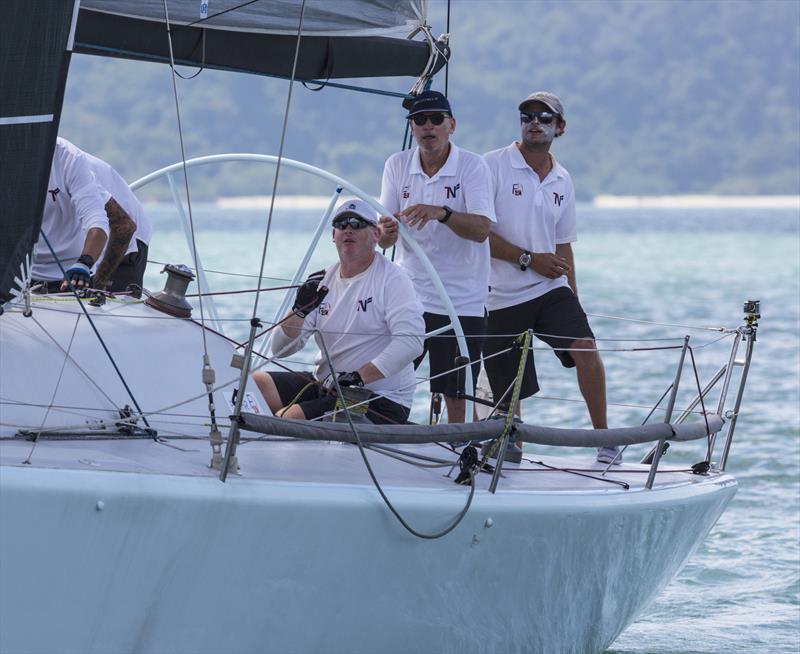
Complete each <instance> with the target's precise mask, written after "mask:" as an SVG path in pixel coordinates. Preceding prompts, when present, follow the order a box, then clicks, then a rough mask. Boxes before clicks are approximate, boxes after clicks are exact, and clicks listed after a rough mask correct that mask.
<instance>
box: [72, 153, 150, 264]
mask: <svg viewBox="0 0 800 654" xmlns="http://www.w3.org/2000/svg"><path fill="white" fill-rule="evenodd" d="M83 154H84V156H85V157H86V160H87V161H88V162H89V168H90V169H91V171H92V173H94V176H95V178H96V179H97V183H98V184H99V185H100V186H102V187H103V188H104V189H105V190H106V191H108V192H109V193H110V194H111V196H112V197H113V198H114V199H115V200H116V201H117V202H118V203H119V206H121V207H122V208H123V209H125V213H127V214H128V215H129V216H130V217H131V219H132V220H133V222H135V223H136V231H135V232H134V234H133V236H132V237H131V242H130V243H129V244H128V249H127V251H126V252H125V254H130V253H131V252H136V251H137V250H138V249H139V248H138V246H137V244H136V240H137V239H138V240H140V241H142V242H143V243H145V244H148V245H149V243H150V237H151V236H152V235H153V228H152V226H151V225H150V220H149V219H148V218H147V215H146V214H145V212H144V208H143V207H142V205H141V203H140V202H139V200H138V199H137V198H136V196H135V195H134V194H133V191H131V189H130V187H129V186H128V184H127V182H126V181H125V180H124V179H122V176H121V175H120V174H119V173H118V172H117V171H116V170H114V168H112V167H111V165H110V164H108V163H106V162H105V161H103V160H102V159H98V158H97V157H95V156H93V155H91V154H89V153H88V152H84V153H83ZM100 258H101V259H102V257H100Z"/></svg>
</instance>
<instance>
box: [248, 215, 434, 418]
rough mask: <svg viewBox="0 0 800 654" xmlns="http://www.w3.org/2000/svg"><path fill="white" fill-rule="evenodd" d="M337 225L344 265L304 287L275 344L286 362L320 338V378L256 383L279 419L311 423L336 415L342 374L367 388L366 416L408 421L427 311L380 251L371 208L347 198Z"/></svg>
mask: <svg viewBox="0 0 800 654" xmlns="http://www.w3.org/2000/svg"><path fill="white" fill-rule="evenodd" d="M332 224H333V242H334V244H335V246H336V250H337V252H338V254H339V262H338V263H337V264H335V265H333V266H331V267H330V268H328V270H320V271H319V272H316V273H313V274H312V275H310V276H309V278H308V279H307V280H306V282H305V283H304V284H302V285H301V286H300V287H299V288H298V290H297V295H296V297H295V302H294V306H293V307H292V310H291V311H290V312H289V313H288V314H287V316H286V318H284V320H283V322H281V324H280V327H278V328H277V329H276V330H275V335H274V336H273V340H272V352H273V354H274V355H275V356H281V357H282V356H289V355H291V354H294V353H295V352H297V351H298V350H300V349H302V348H303V346H304V345H305V344H306V341H307V340H308V338H309V336H311V335H312V334H314V339H315V340H316V342H317V345H318V346H319V347H320V351H319V352H318V353H317V357H316V359H315V371H314V375H313V376H312V375H310V374H304V373H295V372H269V373H267V372H255V373H253V380H254V381H255V382H256V384H257V386H258V388H259V390H260V391H261V393H262V395H263V396H264V399H265V400H266V401H267V404H268V406H269V408H270V410H271V411H272V412H273V413H274V414H275V415H279V416H283V417H284V418H295V419H299V420H311V419H312V418H318V417H320V416H323V415H325V414H327V413H329V412H331V411H333V409H334V407H335V405H336V398H337V395H336V392H335V385H334V384H332V376H333V375H334V374H336V375H337V376H338V381H339V385H340V386H341V387H360V388H364V389H366V391H368V392H367V393H366V396H367V397H369V398H370V400H369V404H368V408H367V412H366V417H367V419H369V420H371V421H372V422H375V423H389V424H398V423H399V424H402V423H404V422H406V421H407V420H408V415H409V412H410V408H411V400H412V397H413V395H414V387H415V384H416V378H415V376H414V366H413V363H412V362H413V361H414V358H415V357H417V356H419V354H420V353H421V352H422V334H423V330H424V322H423V320H422V307H421V306H420V304H419V300H418V299H417V296H416V293H415V292H414V286H413V285H412V283H411V280H410V279H409V278H408V275H406V274H405V272H403V270H402V269H401V268H400V267H399V266H397V265H395V264H394V263H392V262H391V261H389V260H388V259H387V258H386V257H382V256H380V255H379V254H378V253H377V252H376V251H375V245H376V244H377V243H378V239H379V238H380V235H381V230H380V228H379V227H378V224H377V215H376V212H375V211H374V210H373V209H372V207H370V206H369V204H367V203H366V202H364V201H363V200H356V199H354V200H346V201H345V202H343V203H342V204H341V206H340V207H339V208H338V209H337V211H336V212H335V214H334V216H333V221H332ZM323 343H324V345H325V349H327V351H328V354H329V355H330V359H331V363H332V364H333V369H332V370H331V367H330V366H329V365H328V360H327V357H326V356H325V355H324V352H323V348H322V344H323ZM339 419H340V420H341V419H342V418H341V417H340V418H339Z"/></svg>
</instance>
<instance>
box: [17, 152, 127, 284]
mask: <svg viewBox="0 0 800 654" xmlns="http://www.w3.org/2000/svg"><path fill="white" fill-rule="evenodd" d="M110 197H111V196H110V195H109V194H108V192H107V191H105V190H104V189H102V188H101V187H99V186H98V184H97V182H96V181H95V177H94V175H93V174H92V171H91V170H90V169H89V164H88V161H87V160H86V157H85V155H84V153H83V151H82V150H80V149H79V148H76V147H75V146H74V145H72V143H70V142H69V141H67V140H66V139H62V138H58V139H57V140H56V149H55V151H54V153H53V164H52V165H51V166H50V179H49V181H48V183H47V197H46V198H45V202H44V212H43V213H42V232H43V233H44V234H45V235H46V236H47V239H48V240H49V241H50V245H51V246H52V247H53V251H54V252H55V254H56V256H57V257H58V260H59V261H61V265H62V266H64V269H67V268H69V267H70V266H71V265H72V264H73V263H75V261H76V260H77V259H78V257H79V256H81V252H82V251H83V246H84V243H85V242H86V234H87V233H88V231H89V230H90V229H92V228H93V227H97V228H99V229H102V230H103V231H104V232H105V233H106V236H108V232H109V228H108V217H107V216H106V210H105V206H106V202H108V200H109V198H110ZM31 269H32V270H31V275H32V277H33V279H37V280H44V281H56V280H59V279H62V278H63V276H64V275H63V274H62V272H61V268H59V266H58V263H57V261H56V259H55V258H53V255H52V253H51V252H50V248H48V247H47V244H46V243H45V241H44V239H43V238H42V237H41V235H40V236H39V239H38V241H37V242H36V245H35V247H34V249H33V265H32V267H31Z"/></svg>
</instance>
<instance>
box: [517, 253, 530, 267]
mask: <svg viewBox="0 0 800 654" xmlns="http://www.w3.org/2000/svg"><path fill="white" fill-rule="evenodd" d="M530 262H531V255H530V254H528V253H527V252H523V253H522V254H521V255H519V264H520V265H521V266H527V265H528V264H529V263H530Z"/></svg>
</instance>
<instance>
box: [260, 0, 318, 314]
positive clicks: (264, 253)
mask: <svg viewBox="0 0 800 654" xmlns="http://www.w3.org/2000/svg"><path fill="white" fill-rule="evenodd" d="M305 12H306V0H303V3H302V5H301V6H300V22H299V24H298V25H297V39H296V43H295V48H294V60H293V61H292V77H291V79H290V80H289V91H288V93H287V94H286V107H285V109H284V112H283V125H282V126H281V140H280V145H279V146H278V160H277V162H276V164H275V177H274V178H273V181H272V196H271V197H270V201H269V215H268V217H267V231H266V234H264V246H263V248H262V250H261V266H260V268H259V272H258V288H259V289H260V288H261V281H262V278H263V276H264V265H265V263H266V259H267V247H268V245H269V234H270V230H271V229H272V216H273V213H274V210H275V196H276V195H277V193H278V178H279V177H280V173H281V164H282V163H283V149H284V147H285V145H286V128H287V127H288V125H289V109H290V108H291V106H292V91H293V89H294V80H295V75H296V74H297V61H298V59H299V58H300V40H301V37H302V34H303V19H304V18H305ZM260 297H261V293H256V299H255V302H254V303H253V315H252V318H253V319H255V318H256V316H257V314H258V301H259V298H260Z"/></svg>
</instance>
